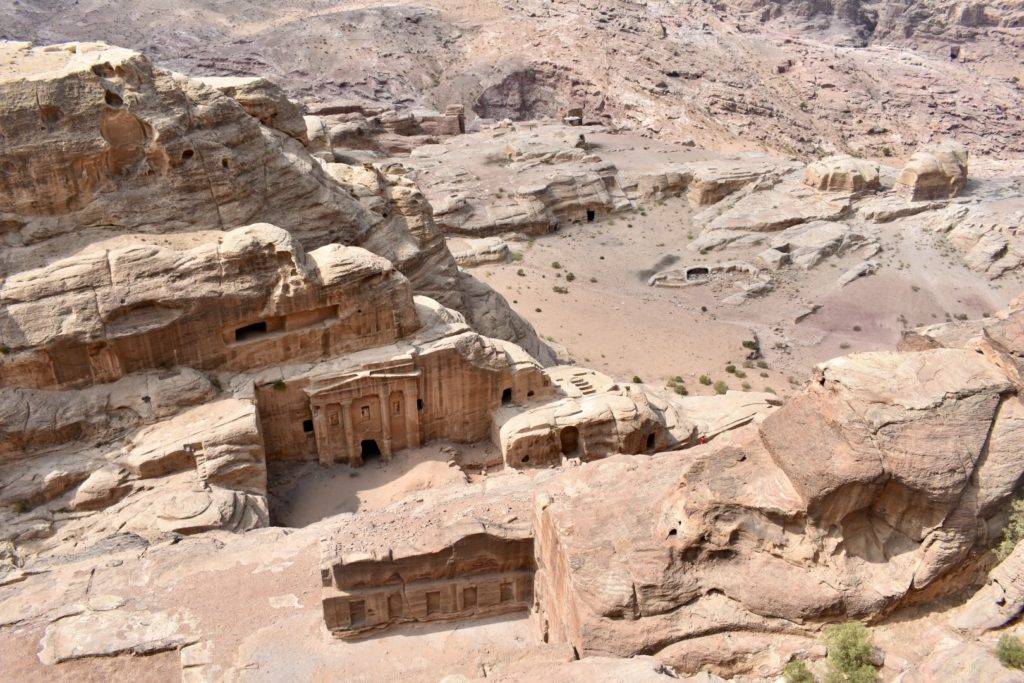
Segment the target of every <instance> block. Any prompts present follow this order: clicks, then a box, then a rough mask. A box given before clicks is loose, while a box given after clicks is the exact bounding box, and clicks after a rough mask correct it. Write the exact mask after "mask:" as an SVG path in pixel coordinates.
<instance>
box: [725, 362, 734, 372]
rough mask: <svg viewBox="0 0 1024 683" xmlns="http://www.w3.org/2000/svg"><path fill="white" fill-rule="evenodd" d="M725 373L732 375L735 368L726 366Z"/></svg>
mask: <svg viewBox="0 0 1024 683" xmlns="http://www.w3.org/2000/svg"><path fill="white" fill-rule="evenodd" d="M725 371H726V372H728V373H729V374H730V375H734V374H736V366H735V365H732V364H730V365H726V366H725Z"/></svg>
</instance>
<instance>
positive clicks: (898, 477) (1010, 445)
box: [534, 348, 1024, 673]
mask: <svg viewBox="0 0 1024 683" xmlns="http://www.w3.org/2000/svg"><path fill="white" fill-rule="evenodd" d="M1016 391H1017V388H1016V386H1015V383H1014V382H1012V381H1011V380H1010V378H1008V377H1007V375H1006V374H1005V372H1004V370H1003V369H1002V368H1001V367H1000V365H998V364H997V363H995V362H993V361H991V360H989V358H988V357H987V356H986V355H985V354H984V353H976V352H974V351H972V350H966V349H949V348H937V349H932V350H927V351H919V352H911V353H869V354H857V355H854V356H849V357H844V358H839V359H836V360H833V361H829V362H827V363H824V364H822V365H821V366H820V367H819V368H818V370H817V375H816V378H815V380H814V381H813V382H812V383H811V385H810V386H809V387H808V389H807V390H806V391H805V392H804V394H802V395H798V396H797V397H795V398H793V399H791V400H790V401H789V402H788V403H787V404H786V405H784V406H783V407H782V408H780V409H778V410H776V411H775V412H774V413H772V414H771V415H769V416H768V417H767V418H766V419H765V420H764V422H763V423H761V424H760V425H750V426H747V427H744V428H741V429H739V430H736V431H733V432H730V433H728V434H725V435H723V436H721V437H719V438H718V439H716V441H715V442H714V443H712V444H708V445H706V446H698V447H697V448H696V449H691V450H689V451H686V452H685V455H684V454H683V453H666V454H662V455H659V456H656V457H654V458H653V459H651V460H648V461H644V463H643V464H642V465H641V461H639V460H637V459H635V458H630V457H625V456H619V457H616V458H610V459H607V460H603V461H599V462H595V463H588V464H586V465H584V466H582V467H580V468H578V469H576V470H573V471H572V472H570V473H568V474H567V475H566V478H565V480H564V481H560V482H556V484H555V485H554V486H553V487H551V488H550V489H549V491H548V492H547V493H544V494H540V495H539V496H538V499H537V501H536V505H535V517H534V523H535V527H536V533H537V546H536V554H537V563H538V574H537V579H536V587H535V591H536V594H537V596H538V607H539V610H538V612H537V614H536V619H537V623H538V625H539V627H540V628H541V631H542V632H544V633H546V634H547V635H548V637H549V639H551V640H553V641H555V642H569V643H571V644H572V645H573V646H574V647H575V648H576V649H577V650H578V651H579V652H580V653H581V654H584V653H585V654H595V655H618V656H628V655H629V654H632V653H637V652H645V653H659V654H658V655H657V656H659V657H660V658H662V660H663V661H667V662H668V663H670V664H673V665H675V666H678V667H679V668H680V670H683V671H686V670H694V669H693V668H690V669H687V667H695V666H706V665H709V664H715V665H717V666H725V667H727V670H729V671H732V672H734V673H738V672H744V671H749V669H744V668H743V667H744V666H746V665H744V664H743V663H742V662H739V663H737V661H736V660H735V659H732V654H734V653H733V651H732V649H731V648H722V651H721V652H719V654H718V656H716V655H715V651H714V650H707V649H705V650H700V649H699V648H698V649H694V647H690V645H691V644H693V642H694V641H693V640H692V639H694V638H696V637H698V636H702V635H704V634H706V633H707V632H708V630H709V629H712V628H713V629H714V630H716V631H723V630H724V631H728V632H742V633H745V634H751V633H753V634H757V633H765V634H767V633H771V634H773V638H777V637H778V634H791V635H792V636H794V637H796V638H797V641H799V638H800V637H801V636H807V635H810V634H812V633H813V630H814V629H815V628H816V626H815V625H816V624H821V623H822V622H829V621H832V620H834V619H836V618H839V617H840V615H842V618H851V617H853V618H861V619H871V618H873V617H877V616H879V615H881V614H885V613H886V612H888V611H889V610H892V609H894V608H895V607H897V606H899V605H902V604H908V603H909V602H912V601H914V600H915V599H917V596H919V595H926V594H927V595H934V594H937V593H941V592H942V591H944V590H951V589H953V588H955V586H956V585H957V580H956V578H955V577H956V576H958V575H959V571H960V570H961V569H962V568H963V567H964V566H965V564H970V563H971V562H972V561H973V560H974V559H976V558H977V557H978V556H979V554H980V553H981V552H983V551H984V550H985V549H986V548H987V547H988V545H989V544H990V543H991V542H992V538H991V536H990V534H989V531H988V528H989V527H988V521H989V520H990V519H992V518H993V517H994V516H995V515H997V514H998V511H999V510H1000V509H1001V507H1002V506H1003V505H1004V504H1005V502H1006V500H1007V499H1008V497H1009V496H1010V495H1011V493H1012V491H1013V490H1014V487H1015V486H1016V482H1017V481H1018V479H1019V477H1020V476H1021V475H1022V474H1024V463H1022V462H1020V459H1019V457H1017V456H1016V455H1015V453H1019V452H1020V449H1021V448H1024V441H1022V440H1021V439H1022V437H1024V431H1022V430H1021V429H1020V423H1019V418H1018V414H1019V412H1020V403H1019V399H1018V398H1017V396H1016V395H1015V394H1016ZM680 471H681V472H682V474H681V475H680V474H679V472H680ZM610 498H614V500H615V503H614V504H611V503H610V502H609V501H610ZM675 643H679V644H678V645H674V644H675ZM709 653H710V654H709ZM728 667H732V668H728Z"/></svg>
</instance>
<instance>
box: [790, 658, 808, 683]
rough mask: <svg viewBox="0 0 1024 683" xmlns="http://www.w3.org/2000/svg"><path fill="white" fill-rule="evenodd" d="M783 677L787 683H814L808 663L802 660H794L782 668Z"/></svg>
mask: <svg viewBox="0 0 1024 683" xmlns="http://www.w3.org/2000/svg"><path fill="white" fill-rule="evenodd" d="M782 679H783V680H784V681H786V683H814V676H812V675H811V672H810V670H809V669H808V668H807V665H806V664H804V663H803V662H800V661H792V662H790V663H789V664H787V665H786V666H785V668H783V669H782Z"/></svg>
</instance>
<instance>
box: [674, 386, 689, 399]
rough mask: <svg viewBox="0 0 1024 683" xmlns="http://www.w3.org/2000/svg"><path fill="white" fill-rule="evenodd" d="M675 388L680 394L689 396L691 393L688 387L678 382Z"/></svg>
mask: <svg viewBox="0 0 1024 683" xmlns="http://www.w3.org/2000/svg"><path fill="white" fill-rule="evenodd" d="M674 389H675V392H676V393H677V394H679V395H680V396H687V395H689V393H690V391H689V390H688V389H687V388H686V387H684V386H683V385H682V384H677V385H676V386H675V387H674Z"/></svg>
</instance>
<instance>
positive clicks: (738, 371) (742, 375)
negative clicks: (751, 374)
mask: <svg viewBox="0 0 1024 683" xmlns="http://www.w3.org/2000/svg"><path fill="white" fill-rule="evenodd" d="M732 374H734V375H736V376H737V377H739V378H740V379H743V378H744V377H746V376H747V373H745V372H743V371H742V370H737V371H736V372H734V373H732Z"/></svg>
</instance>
